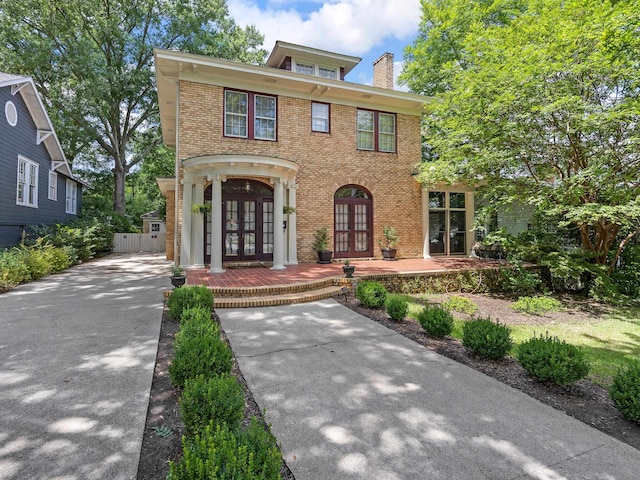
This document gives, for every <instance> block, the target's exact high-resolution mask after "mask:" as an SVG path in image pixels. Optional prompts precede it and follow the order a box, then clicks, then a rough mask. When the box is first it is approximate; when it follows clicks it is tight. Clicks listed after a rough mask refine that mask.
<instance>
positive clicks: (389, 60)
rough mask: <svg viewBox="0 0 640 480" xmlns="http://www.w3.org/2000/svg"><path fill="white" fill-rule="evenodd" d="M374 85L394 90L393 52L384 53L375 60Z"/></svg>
mask: <svg viewBox="0 0 640 480" xmlns="http://www.w3.org/2000/svg"><path fill="white" fill-rule="evenodd" d="M373 86H374V87H380V88H388V89H390V90H393V53H388V52H387V53H383V54H382V55H381V56H380V58H378V59H377V60H376V61H375V62H373Z"/></svg>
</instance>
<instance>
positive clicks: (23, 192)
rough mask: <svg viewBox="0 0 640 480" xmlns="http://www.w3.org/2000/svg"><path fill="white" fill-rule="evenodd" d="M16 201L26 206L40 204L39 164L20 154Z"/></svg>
mask: <svg viewBox="0 0 640 480" xmlns="http://www.w3.org/2000/svg"><path fill="white" fill-rule="evenodd" d="M16 203H17V204H18V205H24V206H26V207H37V206H38V164H37V163H34V162H32V161H31V160H27V159H26V158H24V157H20V156H19V157H18V192H17V195H16Z"/></svg>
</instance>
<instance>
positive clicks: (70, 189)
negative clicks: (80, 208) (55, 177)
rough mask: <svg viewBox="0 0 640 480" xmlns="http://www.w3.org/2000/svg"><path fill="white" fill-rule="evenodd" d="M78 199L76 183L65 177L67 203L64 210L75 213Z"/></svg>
mask: <svg viewBox="0 0 640 480" xmlns="http://www.w3.org/2000/svg"><path fill="white" fill-rule="evenodd" d="M77 200H78V185H76V182H74V181H73V180H69V179H67V204H66V212H67V213H71V214H75V213H76V204H77Z"/></svg>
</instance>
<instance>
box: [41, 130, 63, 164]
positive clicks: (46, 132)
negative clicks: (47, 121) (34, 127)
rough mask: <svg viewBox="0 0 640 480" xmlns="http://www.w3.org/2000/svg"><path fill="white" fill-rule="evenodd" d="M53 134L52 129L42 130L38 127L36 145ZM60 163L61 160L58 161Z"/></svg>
mask: <svg viewBox="0 0 640 480" xmlns="http://www.w3.org/2000/svg"><path fill="white" fill-rule="evenodd" d="M51 135H53V131H52V130H41V129H38V132H37V133H36V145H40V144H41V143H42V142H44V141H45V140H46V139H47V138H48V137H50V136H51ZM58 163H60V162H58Z"/></svg>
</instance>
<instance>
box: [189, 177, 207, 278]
mask: <svg viewBox="0 0 640 480" xmlns="http://www.w3.org/2000/svg"><path fill="white" fill-rule="evenodd" d="M203 183H204V178H198V179H196V181H195V192H194V194H193V202H194V203H198V204H200V205H202V204H204V185H203ZM205 215H206V213H196V214H194V215H193V216H192V217H191V235H192V236H191V245H192V252H193V266H194V267H198V268H204V219H205Z"/></svg>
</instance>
